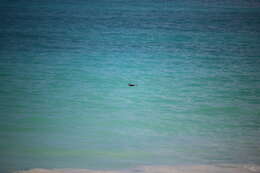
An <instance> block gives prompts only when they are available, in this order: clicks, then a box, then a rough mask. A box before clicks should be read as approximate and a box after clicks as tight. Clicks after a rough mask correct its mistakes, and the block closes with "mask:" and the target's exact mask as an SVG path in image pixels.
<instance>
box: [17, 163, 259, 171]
mask: <svg viewBox="0 0 260 173" xmlns="http://www.w3.org/2000/svg"><path fill="white" fill-rule="evenodd" d="M14 173H260V165H255V164H217V165H188V166H166V165H161V166H139V167H136V168H132V169H124V170H90V169H69V168H68V169H40V168H35V169H30V170H23V171H15V172H14Z"/></svg>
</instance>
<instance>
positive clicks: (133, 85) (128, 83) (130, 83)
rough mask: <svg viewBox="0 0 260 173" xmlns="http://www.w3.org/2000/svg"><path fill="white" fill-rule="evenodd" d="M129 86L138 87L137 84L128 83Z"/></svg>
mask: <svg viewBox="0 0 260 173" xmlns="http://www.w3.org/2000/svg"><path fill="white" fill-rule="evenodd" d="M128 86H136V85H135V84H131V83H128Z"/></svg>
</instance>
